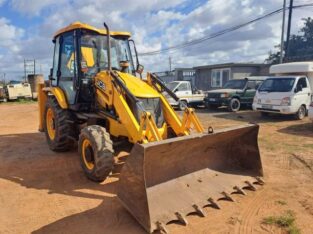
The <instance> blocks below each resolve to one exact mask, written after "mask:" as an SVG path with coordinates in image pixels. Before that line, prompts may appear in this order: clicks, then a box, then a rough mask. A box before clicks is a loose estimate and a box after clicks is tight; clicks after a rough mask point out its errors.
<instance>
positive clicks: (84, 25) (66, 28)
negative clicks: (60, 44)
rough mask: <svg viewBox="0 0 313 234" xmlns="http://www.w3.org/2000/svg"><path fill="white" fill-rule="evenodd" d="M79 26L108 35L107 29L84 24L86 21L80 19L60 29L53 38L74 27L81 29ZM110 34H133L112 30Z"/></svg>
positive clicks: (128, 35) (127, 35)
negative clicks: (82, 21)
mask: <svg viewBox="0 0 313 234" xmlns="http://www.w3.org/2000/svg"><path fill="white" fill-rule="evenodd" d="M79 28H81V29H87V30H91V31H94V32H97V33H99V34H102V35H107V31H106V30H104V29H98V28H95V27H93V26H91V25H89V24H84V23H81V22H79V21H76V22H74V23H72V24H70V25H68V26H66V27H65V28H62V29H60V30H58V31H57V32H56V33H55V34H54V36H53V38H55V37H57V36H58V35H60V34H62V33H65V32H68V31H71V30H74V29H79ZM110 35H111V36H126V37H130V36H131V34H130V33H129V32H110Z"/></svg>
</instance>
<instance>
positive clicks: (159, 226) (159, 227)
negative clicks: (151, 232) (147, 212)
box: [156, 222, 169, 234]
mask: <svg viewBox="0 0 313 234" xmlns="http://www.w3.org/2000/svg"><path fill="white" fill-rule="evenodd" d="M156 226H157V230H158V231H159V232H160V233H166V234H167V233H169V231H168V230H167V229H166V227H165V226H164V224H163V223H161V222H156Z"/></svg>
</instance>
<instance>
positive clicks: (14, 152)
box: [0, 104, 313, 233]
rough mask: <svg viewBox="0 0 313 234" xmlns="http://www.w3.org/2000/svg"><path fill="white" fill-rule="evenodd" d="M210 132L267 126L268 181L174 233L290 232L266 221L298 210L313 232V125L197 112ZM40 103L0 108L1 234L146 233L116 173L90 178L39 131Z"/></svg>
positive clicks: (304, 229)
mask: <svg viewBox="0 0 313 234" xmlns="http://www.w3.org/2000/svg"><path fill="white" fill-rule="evenodd" d="M197 112H198V113H199V117H200V119H201V121H202V123H203V125H204V126H205V127H208V126H213V127H214V128H216V129H217V128H223V127H228V126H234V125H240V124H243V123H245V122H257V123H259V124H260V126H261V127H260V134H259V146H260V151H261V156H262V162H263V168H264V172H265V181H266V184H265V185H264V186H263V187H259V188H258V190H257V191H256V192H253V191H248V192H247V196H243V195H234V198H235V200H236V202H229V201H221V202H220V205H221V209H220V210H217V209H213V208H205V210H206V212H207V214H208V215H207V217H205V218H201V217H199V216H188V217H187V219H188V221H189V225H188V226H186V227H185V226H182V225H178V224H171V225H169V226H168V229H169V230H170V232H171V233H285V231H284V230H283V229H281V228H279V227H276V226H273V225H267V224H263V223H262V220H263V219H264V218H265V217H268V216H273V215H280V214H282V213H283V212H284V211H286V210H292V211H293V212H294V213H295V217H296V221H295V222H296V226H297V227H298V228H299V229H300V230H301V233H312V230H313V180H312V179H313V124H312V123H310V121H309V120H308V119H307V118H306V119H305V120H303V121H295V120H293V119H292V118H290V117H279V116H270V117H268V118H265V119H264V118H261V117H260V116H259V114H258V113H254V112H252V111H249V110H245V111H241V112H239V113H237V114H230V113H227V112H223V111H221V110H216V111H214V113H213V112H209V111H207V110H197ZM37 127H38V113H37V105H36V104H0V233H144V230H143V229H142V228H141V226H140V225H139V224H138V223H137V222H136V221H135V220H134V219H133V218H132V216H131V215H130V214H129V213H128V212H127V211H126V210H125V209H124V208H123V206H122V205H121V204H120V203H119V201H118V199H117V197H116V185H117V183H118V177H117V176H111V177H110V178H109V179H108V180H106V181H105V182H104V183H102V184H96V183H93V182H90V181H88V180H87V179H86V178H85V176H84V174H83V172H82V170H81V168H80V164H79V159H78V154H77V152H76V150H73V151H71V152H68V153H54V152H52V151H50V150H49V149H48V146H47V144H46V140H45V136H44V134H43V133H39V132H38V131H37Z"/></svg>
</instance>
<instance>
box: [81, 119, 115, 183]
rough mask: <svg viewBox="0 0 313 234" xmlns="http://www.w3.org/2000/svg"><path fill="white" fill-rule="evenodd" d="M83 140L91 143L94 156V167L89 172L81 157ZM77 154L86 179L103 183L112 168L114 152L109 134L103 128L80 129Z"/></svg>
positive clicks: (96, 126) (94, 126) (89, 127)
mask: <svg viewBox="0 0 313 234" xmlns="http://www.w3.org/2000/svg"><path fill="white" fill-rule="evenodd" d="M84 139H88V140H89V141H90V143H91V146H92V149H93V154H94V160H95V162H94V167H93V169H92V170H89V169H88V168H87V167H86V165H85V163H84V159H83V156H82V143H83V140H84ZM78 152H79V156H80V164H81V166H82V168H83V170H84V172H85V174H86V176H87V178H88V179H90V180H92V181H95V182H102V181H104V180H105V179H106V178H107V177H108V176H109V174H110V173H111V171H112V170H113V166H114V150H113V142H112V140H111V138H110V134H109V133H108V132H107V131H106V129H105V128H103V127H101V126H99V125H91V126H87V127H85V128H83V129H82V131H81V133H80V135H79V141H78Z"/></svg>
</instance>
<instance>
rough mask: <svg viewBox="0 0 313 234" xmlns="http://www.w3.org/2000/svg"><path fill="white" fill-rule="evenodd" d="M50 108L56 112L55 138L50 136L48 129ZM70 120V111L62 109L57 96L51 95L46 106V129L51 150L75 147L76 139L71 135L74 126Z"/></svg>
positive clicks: (66, 149) (59, 150)
mask: <svg viewBox="0 0 313 234" xmlns="http://www.w3.org/2000/svg"><path fill="white" fill-rule="evenodd" d="M49 109H51V110H52V112H53V114H54V129H55V137H54V139H51V138H50V136H49V133H48V129H47V128H48V126H47V112H48V110H49ZM70 120H72V118H71V115H70V112H69V111H68V110H64V109H62V108H61V107H60V106H59V104H58V102H57V100H56V98H55V97H53V96H51V97H49V98H48V100H47V103H46V107H45V114H44V130H45V135H46V139H47V142H48V145H49V148H50V149H51V150H53V151H56V152H64V151H68V150H70V149H71V148H72V147H73V145H74V141H73V140H72V139H71V136H72V135H73V127H72V126H71V124H70V123H69V121H70Z"/></svg>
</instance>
